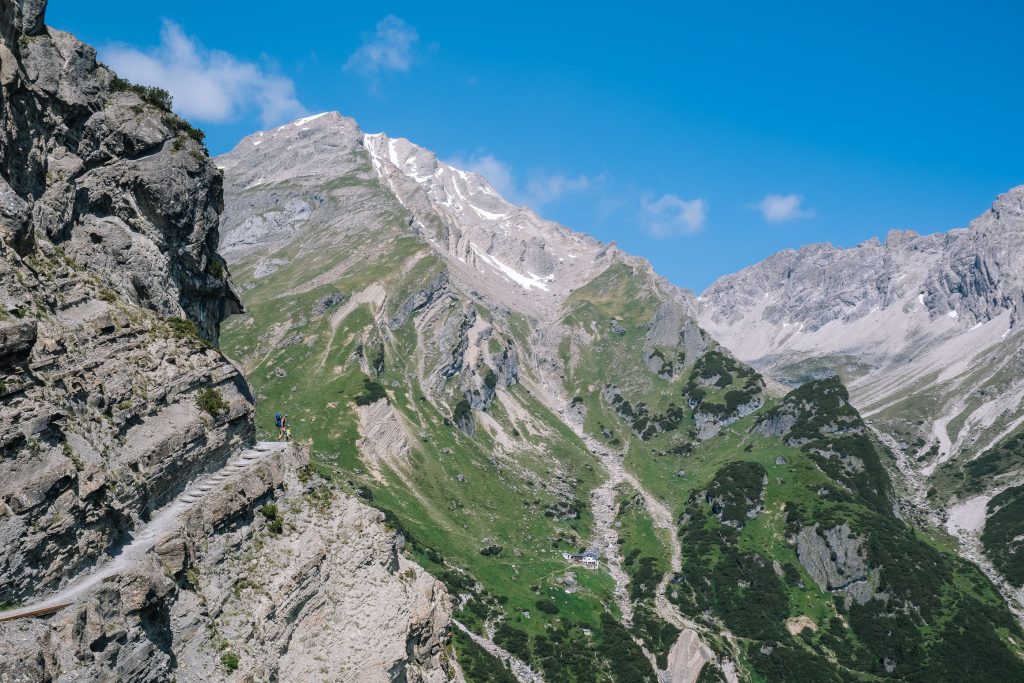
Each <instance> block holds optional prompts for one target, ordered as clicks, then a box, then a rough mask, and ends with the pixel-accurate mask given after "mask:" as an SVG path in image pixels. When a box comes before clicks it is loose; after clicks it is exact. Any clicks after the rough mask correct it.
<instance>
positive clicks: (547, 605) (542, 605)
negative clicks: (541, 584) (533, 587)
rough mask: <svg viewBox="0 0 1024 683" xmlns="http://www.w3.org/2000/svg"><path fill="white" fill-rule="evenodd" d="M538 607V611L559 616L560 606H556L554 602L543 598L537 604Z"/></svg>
mask: <svg viewBox="0 0 1024 683" xmlns="http://www.w3.org/2000/svg"><path fill="white" fill-rule="evenodd" d="M536 605H537V609H539V610H540V611H541V612H544V613H545V614H558V605H556V604H555V603H554V602H553V601H552V600H548V599H547V598H541V599H540V600H538V601H537V602H536Z"/></svg>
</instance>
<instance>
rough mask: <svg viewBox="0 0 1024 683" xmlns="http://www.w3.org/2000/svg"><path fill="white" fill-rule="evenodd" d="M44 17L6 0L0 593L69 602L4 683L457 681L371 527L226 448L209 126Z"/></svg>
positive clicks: (424, 607)
mask: <svg viewBox="0 0 1024 683" xmlns="http://www.w3.org/2000/svg"><path fill="white" fill-rule="evenodd" d="M44 10H45V2H41V1H38V0H35V1H34V0H22V1H20V2H7V1H5V2H3V3H0V302H2V304H3V305H2V309H0V399H2V409H0V454H2V457H0V603H5V602H8V601H12V602H18V601H24V602H27V603H29V604H39V601H42V602H43V603H45V601H46V598H47V596H52V595H54V594H56V596H55V599H56V597H61V599H64V597H63V596H68V597H67V599H68V600H69V604H68V605H67V606H63V605H57V606H55V607H54V608H53V609H56V614H54V615H53V616H50V617H48V618H46V619H33V618H27V617H24V616H23V615H22V616H20V617H19V618H18V619H16V620H12V621H5V622H2V623H0V680H5V681H6V680H18V681H33V682H34V681H40V682H42V681H51V680H62V681H97V680H132V681H167V680H174V679H175V678H177V679H178V680H182V678H183V677H184V678H187V679H188V680H222V679H227V678H238V677H242V676H249V677H250V680H251V679H255V678H258V679H261V680H265V679H275V680H296V681H300V680H301V681H305V680H310V679H311V678H319V677H322V676H328V677H336V678H340V679H347V678H352V677H355V676H358V677H359V678H360V680H378V681H394V680H407V681H435V680H436V681H440V680H447V675H446V673H445V666H444V662H443V661H442V660H443V659H444V658H445V657H447V650H446V646H447V639H448V623H449V619H450V605H449V602H448V598H447V594H446V593H445V592H444V589H443V587H442V586H441V584H439V583H437V582H436V581H434V580H433V579H432V578H430V577H429V576H428V575H426V574H425V573H424V572H423V571H422V570H421V569H419V568H418V567H417V566H415V565H414V564H413V563H412V562H411V561H410V560H408V559H406V558H405V557H404V556H403V555H402V553H401V548H402V541H401V537H400V536H399V535H397V534H396V533H395V532H394V531H392V530H389V529H387V528H385V526H384V525H383V524H382V523H381V522H382V516H381V514H380V513H379V512H377V511H374V510H372V509H370V508H367V507H365V506H363V505H361V504H359V503H358V502H356V501H355V500H354V499H352V498H349V497H347V496H346V495H345V494H343V493H341V492H340V491H338V490H336V489H334V488H332V487H331V486H330V485H328V484H326V483H325V482H322V481H320V480H319V479H317V478H316V477H311V476H308V472H305V471H303V473H302V476H301V478H300V475H299V473H298V470H299V468H300V466H301V465H302V462H300V461H295V460H289V459H288V458H286V457H284V456H283V455H282V456H279V455H276V454H275V453H277V451H274V453H271V454H270V455H269V456H266V457H263V456H261V457H260V458H257V459H254V460H252V461H249V460H246V461H245V462H241V461H240V460H239V458H236V457H235V456H236V455H237V454H238V453H239V452H240V451H242V450H243V448H244V447H247V446H249V445H251V444H252V442H253V440H254V437H255V426H254V422H253V416H254V399H253V396H252V392H251V390H250V388H249V385H248V383H247V381H246V379H245V378H244V377H243V376H242V375H241V373H240V371H239V370H238V369H237V368H236V367H235V366H234V365H233V364H232V363H231V362H230V361H228V360H227V359H226V358H225V357H224V356H223V355H222V354H221V353H220V351H219V350H218V349H217V343H218V340H219V325H220V323H221V321H222V320H223V319H224V318H225V317H226V316H227V315H229V314H230V313H232V312H237V311H239V310H240V309H241V305H240V302H239V300H238V298H237V297H236V295H235V293H234V291H233V290H232V286H231V284H230V281H229V279H228V273H227V269H226V266H225V262H224V260H223V259H222V258H221V257H220V256H219V255H218V254H217V252H216V248H217V243H218V241H219V234H218V221H219V214H220V211H221V209H222V204H223V199H222V185H221V183H222V176H221V174H220V172H219V171H218V170H217V168H216V167H215V166H214V164H213V163H212V162H211V161H210V159H209V157H208V156H207V154H206V150H205V148H204V147H203V145H202V142H201V140H202V135H201V133H200V132H199V131H196V130H195V129H193V128H192V127H191V126H189V125H188V124H187V123H186V122H184V121H182V120H181V119H179V118H178V117H176V116H175V115H174V114H172V113H171V112H170V111H169V98H168V97H167V96H166V93H163V92H162V91H159V90H156V89H149V88H143V87H141V86H134V85H131V84H129V83H126V82H125V81H122V80H120V79H118V78H117V77H116V76H115V75H114V74H113V73H111V72H110V71H109V70H108V69H107V68H106V67H104V66H103V65H101V64H98V63H97V62H96V56H95V52H94V51H93V50H92V48H90V47H88V46H86V45H83V44H82V43H80V42H79V41H77V40H76V39H75V38H74V37H72V36H70V35H69V34H66V33H63V32H60V31H56V30H54V29H50V28H47V27H46V26H45V25H44V23H43V12H44ZM338 304H340V301H334V300H332V301H327V302H325V310H326V309H327V308H331V307H333V306H336V305H338ZM307 306H308V304H307ZM308 310H309V309H308V308H307V309H305V312H308ZM246 452H249V451H246ZM281 452H282V453H283V452H286V451H281ZM232 458H234V459H233V460H232V461H231V462H232V464H231V465H230V466H228V467H225V464H226V463H227V462H228V461H229V460H231V459H232ZM243 460H244V459H243ZM197 480H202V481H204V482H207V483H205V484H198V485H192V483H193V482H195V481H197ZM214 484H216V485H214ZM186 489H187V492H186ZM183 492H185V493H183ZM199 495H202V496H204V498H203V500H202V502H201V504H198V503H197V504H195V505H193V503H194V502H195V499H194V497H195V496H199ZM186 501H189V502H186ZM190 506H191V507H190ZM181 510H184V512H180V511H181ZM271 511H273V512H271ZM313 516H315V517H316V522H315V523H312V522H311V520H312V519H313ZM155 520H160V521H159V523H157V522H156V521H155ZM278 532H280V533H278ZM154 535H155V536H154ZM122 547H125V548H128V547H131V548H135V549H136V550H133V551H132V553H130V554H128V553H122V554H117V553H118V550H119V549H120V548H122ZM110 555H116V557H115V558H114V559H111V558H110V557H109V556H110ZM299 556H301V559H298V560H296V561H294V562H293V561H292V560H295V559H296V558H297V557H299ZM275 564H277V565H280V568H278V569H275V571H274V573H273V574H272V576H270V577H269V579H270V580H269V581H268V584H267V590H265V591H262V592H259V593H258V595H256V594H254V593H253V592H252V590H251V587H252V585H254V583H247V584H244V588H243V584H241V583H240V582H241V581H243V577H242V576H241V574H240V573H241V572H243V571H247V570H251V571H254V572H259V571H264V570H266V568H267V567H271V566H274V565H275ZM90 570H92V572H91V573H90ZM93 579H95V580H93ZM249 580H250V581H251V582H255V580H256V579H255V578H252V579H249ZM65 585H70V586H71V587H70V588H68V589H67V590H64V591H60V590H58V589H60V588H61V587H62V586H65ZM245 591H248V592H245ZM250 599H251V602H250ZM9 615H10V613H9ZM316 638H323V639H324V640H325V642H327V643H328V645H329V647H327V648H322V647H319V646H321V645H323V642H320V643H317V647H315V648H314V647H313V645H311V643H312V642H313V640H312V639H316ZM225 648H227V649H225ZM313 649H315V650H316V652H315V654H310V651H311V650H313ZM227 655H230V656H227ZM236 655H237V657H238V658H237V659H235V656H236ZM313 662H316V663H315V669H314V668H313V667H314V664H313ZM235 669H238V670H239V673H232V672H233V671H235Z"/></svg>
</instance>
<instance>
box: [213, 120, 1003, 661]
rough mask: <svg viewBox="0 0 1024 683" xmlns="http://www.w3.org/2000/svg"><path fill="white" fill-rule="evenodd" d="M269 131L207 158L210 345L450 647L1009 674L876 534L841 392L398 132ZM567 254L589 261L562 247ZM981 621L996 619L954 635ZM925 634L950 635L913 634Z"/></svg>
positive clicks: (936, 573)
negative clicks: (436, 617)
mask: <svg viewBox="0 0 1024 683" xmlns="http://www.w3.org/2000/svg"><path fill="white" fill-rule="evenodd" d="M274 133H275V131H266V132H263V133H262V134H261V133H256V134H254V136H250V137H248V138H246V139H245V140H243V141H242V142H241V143H240V144H239V146H238V147H236V149H235V150H232V152H229V153H228V154H226V155H224V156H222V157H220V158H219V160H218V163H220V164H221V165H223V166H224V169H225V193H226V202H225V204H226V206H225V233H224V235H225V246H226V248H227V251H228V254H229V260H230V262H231V265H232V272H233V273H235V275H236V278H237V280H238V281H239V282H240V283H241V290H242V294H243V298H245V300H246V303H247V306H248V307H249V311H250V313H249V314H248V315H247V316H246V317H243V318H236V319H234V320H233V321H232V322H231V323H229V329H228V332H227V334H226V339H227V348H228V351H229V353H230V355H232V356H233V357H235V358H238V359H239V361H240V362H242V363H243V364H244V366H245V367H246V368H247V369H249V370H250V377H251V379H252V382H253V384H254V387H255V390H256V392H257V395H258V397H260V398H261V404H262V406H263V408H262V409H261V408H259V407H258V408H257V410H258V411H260V410H262V411H264V412H263V417H262V418H261V421H265V420H267V419H269V414H268V413H267V412H266V411H268V410H273V409H274V408H277V409H279V410H284V411H287V412H288V413H289V414H290V415H291V416H292V418H291V419H292V420H293V424H294V425H295V426H296V430H297V431H298V432H299V433H300V434H302V435H303V438H308V439H310V440H311V442H312V460H313V462H314V465H315V466H316V467H317V468H319V469H320V470H321V471H323V472H325V473H329V476H331V477H333V478H334V480H335V481H338V482H339V483H341V485H343V486H347V487H349V488H350V489H351V490H353V491H355V492H358V493H359V495H363V496H364V497H366V498H367V499H368V500H371V501H372V503H373V504H374V505H375V506H377V507H379V508H380V509H382V510H384V511H385V514H386V515H387V516H388V518H389V519H392V520H394V523H395V524H397V525H399V526H400V527H401V528H402V530H403V534H404V535H405V537H406V538H407V539H408V542H409V547H410V549H411V552H412V554H413V556H414V557H415V558H416V559H417V560H418V561H419V562H420V563H421V564H423V565H424V566H425V567H427V568H428V570H429V571H431V572H432V573H434V574H435V575H436V576H438V577H439V578H441V579H442V580H443V581H444V582H445V583H446V585H447V586H448V588H449V591H450V592H452V593H453V594H456V595H458V596H459V600H460V605H461V607H460V608H459V609H458V610H457V613H456V618H457V619H458V621H459V623H461V624H463V625H464V626H465V627H466V628H467V629H469V630H470V631H471V632H472V633H473V636H474V639H471V640H470V642H484V643H486V644H487V649H488V650H489V651H492V652H500V651H505V652H508V653H511V654H512V655H514V656H515V657H516V658H517V659H518V660H519V661H520V662H521V663H523V664H524V665H527V666H529V667H530V669H531V671H532V672H533V673H535V674H539V675H541V676H544V677H545V678H546V679H547V680H590V679H589V678H587V677H586V676H587V672H592V673H591V676H592V677H596V678H598V679H609V680H623V679H624V680H654V679H655V677H657V678H658V679H659V680H667V677H669V676H672V679H671V680H685V681H693V680H696V679H697V678H698V677H700V676H703V677H710V678H711V680H715V679H718V678H726V679H728V680H737V679H740V678H751V677H759V678H764V679H768V680H786V676H787V675H788V676H792V675H794V674H793V672H795V671H799V672H801V673H802V674H804V675H806V676H807V677H810V678H812V679H815V680H818V679H821V680H830V679H835V678H836V677H838V676H842V675H847V676H852V677H855V678H863V679H865V680H880V679H886V678H909V679H927V677H928V676H931V678H932V679H934V678H935V677H936V676H937V675H938V676H939V678H941V672H942V671H943V670H945V669H948V670H949V671H953V670H954V669H953V668H949V667H951V666H953V664H954V662H951V661H950V660H949V659H948V655H947V654H946V653H949V652H953V651H956V652H967V653H970V652H981V651H982V650H985V651H987V652H989V653H990V655H991V656H990V657H989V658H988V659H987V660H975V659H974V658H973V657H971V660H972V664H971V666H974V667H981V668H986V669H991V671H992V672H993V673H994V672H995V671H996V670H1005V671H1012V670H1013V669H1014V667H1015V666H1017V665H1016V664H1015V663H1014V662H1015V661H1016V660H1015V659H1014V658H1015V657H1016V656H1017V655H1016V654H1011V650H1012V643H1013V642H1016V636H1014V635H1012V634H1013V633H1015V632H1016V630H1017V629H1019V625H1017V623H1016V621H1015V620H1014V619H1013V618H1012V617H1008V616H1007V615H1008V614H1009V612H1008V611H1006V608H1005V605H1004V603H1003V602H1002V598H1000V597H999V596H998V593H997V592H996V591H995V589H994V588H993V587H992V586H991V585H990V584H989V583H988V582H987V580H986V579H985V578H984V577H983V576H982V575H981V573H980V572H978V570H977V569H975V568H974V567H973V566H972V565H969V564H967V563H964V562H963V561H962V560H960V559H959V558H957V557H955V556H954V555H953V554H952V552H951V551H950V547H951V546H950V544H949V540H948V538H944V537H942V536H941V535H940V534H938V533H937V532H936V531H935V530H934V528H933V527H931V526H926V525H924V523H923V522H922V525H919V526H918V525H915V526H913V527H912V526H908V524H907V523H906V522H904V521H903V520H902V519H901V518H900V514H901V511H900V509H899V508H897V507H896V505H895V502H896V498H897V496H901V495H902V494H903V489H902V483H900V486H899V487H897V486H893V485H892V483H891V476H890V474H889V472H890V471H891V472H893V473H895V475H899V474H900V470H899V469H898V468H897V467H896V465H895V463H894V462H892V458H891V456H890V455H889V453H888V451H886V450H885V449H884V448H882V447H881V446H879V445H878V443H877V441H876V440H875V439H874V437H873V433H872V432H871V431H870V428H869V425H867V424H865V423H864V422H863V421H862V419H861V417H860V415H859V413H858V412H857V411H856V409H855V408H854V407H853V406H852V405H851V404H850V394H848V393H847V391H846V389H845V387H843V386H842V385H841V384H838V383H837V384H833V383H831V382H829V381H825V380H818V381H816V382H811V383H810V384H809V385H807V386H806V388H803V389H802V390H796V391H794V392H791V393H790V394H789V396H788V397H787V398H785V399H780V398H779V396H778V395H776V394H777V393H778V392H775V391H771V390H769V386H771V382H770V380H769V379H768V378H766V377H765V376H763V375H762V374H761V373H759V372H758V371H757V370H755V369H753V368H750V367H749V366H747V365H745V364H744V363H742V362H741V361H739V360H737V359H736V357H734V356H733V355H732V354H730V353H729V352H728V351H727V348H728V347H727V345H721V344H719V343H718V342H716V341H715V340H714V339H713V337H712V336H711V335H709V334H708V333H706V332H705V331H704V330H703V329H702V328H701V327H700V325H699V324H698V322H697V321H696V320H695V315H696V313H697V302H696V300H695V298H694V297H693V296H692V294H690V293H688V292H685V291H684V290H681V289H679V288H677V287H675V286H674V285H671V284H670V283H667V281H665V280H663V279H662V278H660V276H658V275H657V274H656V273H654V271H653V269H651V267H650V265H649V264H648V263H647V262H646V261H645V260H643V259H640V258H637V257H631V256H628V255H624V254H621V252H619V250H617V249H608V250H605V251H602V247H600V246H598V245H597V244H596V243H595V242H594V241H592V240H590V239H589V238H586V237H584V236H575V235H574V233H572V232H571V231H569V230H568V229H567V228H564V227H562V226H557V225H556V224H551V223H548V222H546V221H543V220H542V219H539V218H537V217H536V216H534V215H533V214H532V213H531V212H528V211H525V210H517V209H515V208H510V207H511V205H510V204H508V203H506V202H503V200H501V198H500V197H497V196H494V195H493V194H491V192H493V188H491V187H490V186H489V185H487V184H486V183H484V182H483V180H482V179H480V178H479V177H477V176H473V175H471V174H462V173H459V172H458V170H456V169H452V168H451V167H449V166H446V165H444V164H443V163H442V162H438V161H437V160H436V156H434V155H433V154H432V153H430V152H428V151H426V150H424V149H422V148H419V147H417V146H415V145H413V144H412V143H408V142H406V141H402V140H400V139H396V140H392V139H390V138H388V137H387V136H384V135H380V134H376V135H374V134H371V135H365V134H363V133H362V131H361V130H359V128H358V126H357V125H356V124H355V122H353V121H351V120H349V119H343V118H342V117H340V116H334V115H324V116H319V117H318V118H315V119H312V120H306V121H303V122H301V123H300V124H299V125H294V124H288V125H286V126H285V127H282V128H279V129H276V135H275V134H274ZM257 142H258V143H259V144H256V143H257ZM319 150H322V153H320V151H319ZM281 169H293V170H289V171H282V170H281ZM261 178H262V179H263V180H260V179H261ZM254 181H259V184H258V185H252V183H253V182H254ZM548 239H549V240H550V241H548ZM537 240H539V243H538V242H537ZM579 241H583V242H584V243H585V244H586V245H588V246H590V247H591V248H592V250H591V251H589V252H587V254H588V256H590V258H589V260H588V259H581V257H580V255H579V254H577V258H576V259H570V258H568V257H567V252H568V250H569V248H570V247H564V246H560V245H565V244H574V245H578V244H579ZM229 244H230V245H237V246H230V247H229V246H228V245H229ZM573 253H576V252H573ZM560 259H561V260H560ZM580 260H583V261H584V262H583V263H582V264H581V263H579V261H580ZM571 271H575V272H571ZM552 276H553V277H552ZM545 286H546V287H547V289H544V287H545ZM776 386H777V385H776ZM299 389H302V391H299ZM666 519H667V520H668V522H667V523H666ZM908 519H910V520H911V522H912V523H913V518H908ZM929 524H930V522H929ZM844 525H845V526H844ZM672 536H675V537H676V538H675V539H673V538H672ZM817 538H822V539H825V540H822V541H821V542H819V541H817V540H816V539H817ZM677 540H678V543H677ZM587 546H593V547H595V548H597V549H598V550H599V551H600V552H601V554H602V569H601V570H600V571H598V572H594V573H590V572H582V573H581V572H578V571H573V570H572V567H571V566H567V565H566V563H565V562H566V561H565V560H564V559H563V557H562V554H563V553H565V554H571V553H573V552H579V551H580V550H581V549H582V548H584V547H587ZM677 548H678V549H679V551H678V554H677V551H676V549H677ZM832 555H835V558H837V559H829V560H827V561H826V559H825V558H831V557H832ZM819 560H820V562H821V563H824V567H825V569H821V568H820V567H818V564H819ZM829 562H833V563H834V566H833V565H831V564H829ZM922 562H925V563H926V564H927V566H928V567H930V569H929V570H928V571H926V572H924V574H925V575H923V576H921V577H918V579H919V580H918V581H917V583H915V582H914V579H913V578H912V577H913V576H914V574H915V571H916V570H914V569H913V568H914V567H915V566H924V565H921V564H920V563H922ZM605 566H607V571H605V569H604V567H605ZM844 576H845V577H846V578H845V579H844V578H842V577H844ZM925 586H927V587H925ZM922 591H923V592H922ZM702 594H705V595H707V596H708V597H707V598H706V599H704V598H700V597H698V596H700V595H702ZM929 595H932V596H936V595H938V596H941V597H939V598H938V599H933V598H929V597H928V596H929ZM989 610H991V611H989ZM983 612H984V613H986V614H989V617H990V618H991V623H992V624H994V626H991V627H982V626H980V625H978V624H974V623H973V622H972V623H971V625H970V626H969V627H968V624H967V620H969V619H971V617H970V615H971V614H977V613H983ZM908 614H912V615H914V616H913V617H911V618H910V621H900V622H899V624H900V626H899V627H898V629H897V631H898V635H893V637H889V638H878V637H877V635H878V633H880V632H879V631H877V630H876V629H877V628H882V625H883V624H892V623H896V622H894V621H893V620H894V619H902V618H903V617H900V616H899V615H908ZM936 619H938V620H942V621H943V623H945V621H946V620H948V621H949V623H956V624H958V626H957V627H955V628H949V629H944V630H942V631H941V632H933V631H926V630H922V629H919V628H918V627H917V626H915V625H914V624H915V623H918V621H916V620H923V621H922V622H921V623H929V622H932V621H933V620H936ZM806 624H811V626H806ZM812 629H814V630H812ZM966 633H970V634H971V637H972V638H977V641H976V642H973V643H971V644H968V643H966V642H965V641H964V640H963V638H965V637H966V636H965V635H964V634H966ZM736 634H740V635H741V638H740V639H737V638H736V637H735V636H736ZM800 634H803V635H800ZM460 643H462V644H463V645H465V644H466V641H460V640H458V638H457V641H456V651H457V656H458V657H462V656H463V655H465V653H466V652H467V651H466V650H465V649H463V650H460V649H459V647H460ZM492 644H493V647H492ZM1003 648H1010V649H1008V650H1004V649H1003ZM567 652H572V653H573V655H572V661H571V662H568V661H566V658H565V656H564V655H563V656H559V655H558V653H567ZM1014 652H1015V650H1014ZM459 653H461V654H459ZM687 653H690V654H687ZM879 653H885V654H884V655H881V656H880V655H879ZM691 655H693V656H691ZM696 655H699V656H696ZM474 661H479V660H474ZM467 666H469V669H472V671H473V672H475V673H473V672H470V671H469V669H467V676H468V677H469V679H470V680H476V678H477V676H478V672H479V670H478V669H477V668H475V666H474V665H467ZM957 666H959V665H957ZM830 667H831V668H830ZM836 667H838V668H836ZM954 668H957V667H954ZM669 672H672V673H671V674H670V673H669ZM530 675H533V674H530ZM922 677H924V678H922Z"/></svg>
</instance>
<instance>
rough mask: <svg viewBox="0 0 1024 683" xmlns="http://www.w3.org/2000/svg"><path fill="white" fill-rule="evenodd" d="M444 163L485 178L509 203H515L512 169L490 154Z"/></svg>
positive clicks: (457, 158) (455, 159)
mask: <svg viewBox="0 0 1024 683" xmlns="http://www.w3.org/2000/svg"><path fill="white" fill-rule="evenodd" d="M445 163H447V164H449V165H450V166H454V167H455V168H458V169H460V170H463V171H467V172H469V173H477V174H479V175H482V176H483V177H484V178H487V180H488V182H490V183H491V185H492V186H493V187H494V189H495V190H497V191H498V194H500V195H502V196H503V197H505V198H506V199H508V200H509V201H515V196H516V183H515V180H514V179H513V178H512V169H510V168H509V166H508V164H506V163H504V162H503V161H499V160H498V159H496V158H495V157H494V155H492V154H474V155H471V156H468V157H462V156H455V157H452V158H450V159H448V160H447V161H446V162H445Z"/></svg>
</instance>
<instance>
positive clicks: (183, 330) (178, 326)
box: [167, 318, 199, 339]
mask: <svg viewBox="0 0 1024 683" xmlns="http://www.w3.org/2000/svg"><path fill="white" fill-rule="evenodd" d="M167 325H168V326H169V327H170V328H171V331H172V332H174V333H175V334H176V335H178V336H179V337H181V338H183V339H199V329H198V328H196V324H195V323H194V322H192V321H191V320H189V319H188V318H168V319H167Z"/></svg>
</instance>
